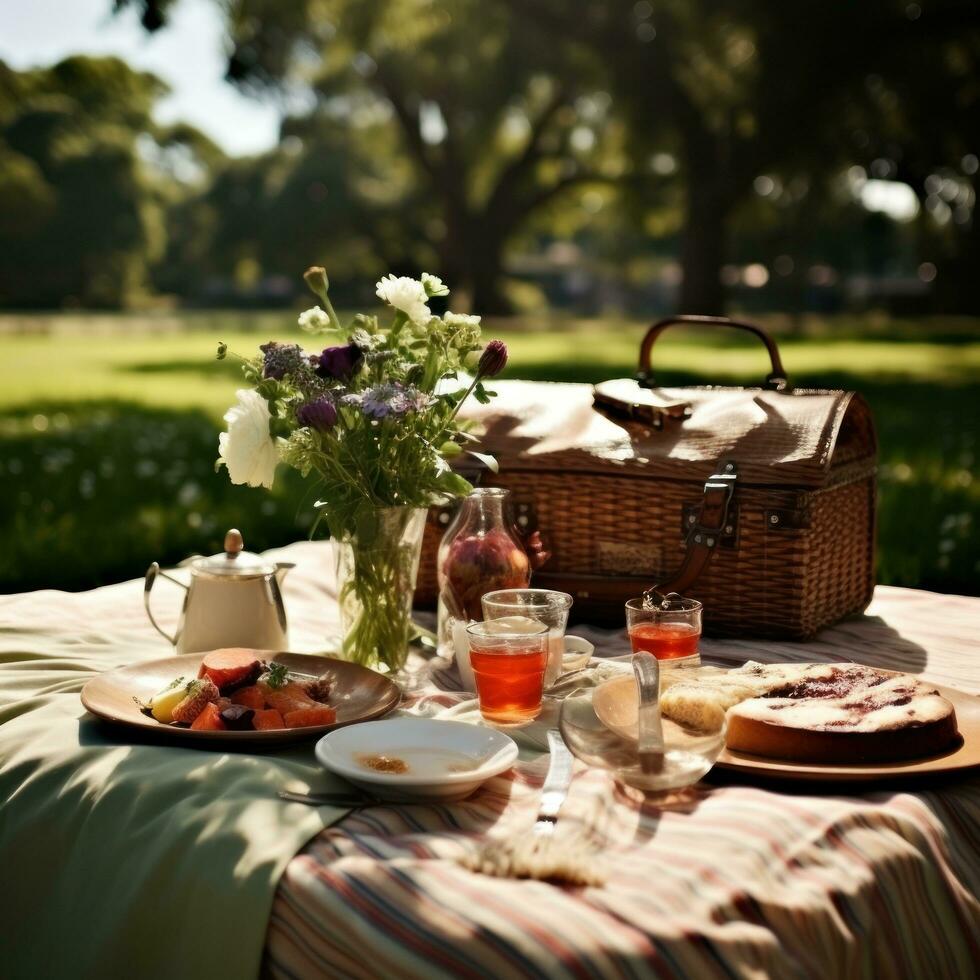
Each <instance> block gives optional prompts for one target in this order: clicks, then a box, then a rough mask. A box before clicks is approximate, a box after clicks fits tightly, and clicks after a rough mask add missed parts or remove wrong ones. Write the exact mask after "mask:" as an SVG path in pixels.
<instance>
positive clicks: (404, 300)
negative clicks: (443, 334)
mask: <svg viewBox="0 0 980 980" xmlns="http://www.w3.org/2000/svg"><path fill="white" fill-rule="evenodd" d="M377 295H378V298H379V299H383V300H384V301H385V302H386V303H387V304H388V305H389V306H393V307H394V308H395V309H396V310H401V311H402V313H404V314H405V315H406V316H407V317H408V318H409V320H411V321H412V322H413V323H419V324H424V323H427V322H428V321H429V318H430V317H431V316H432V314H431V313H430V312H429V307H428V306H426V303H428V301H429V296H428V294H427V293H426V291H425V286H423V285H422V283H420V282H419V281H418V279H409V278H408V276H385V277H384V278H383V279H381V280H380V282H378V284H377Z"/></svg>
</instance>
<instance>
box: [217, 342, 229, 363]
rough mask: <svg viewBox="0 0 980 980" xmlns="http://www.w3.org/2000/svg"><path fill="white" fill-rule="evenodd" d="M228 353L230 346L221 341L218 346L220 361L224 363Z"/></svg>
mask: <svg viewBox="0 0 980 980" xmlns="http://www.w3.org/2000/svg"><path fill="white" fill-rule="evenodd" d="M227 353H228V345H227V344H226V343H225V342H224V341H221V343H220V344H218V360H219V361H223V360H224V359H225V355H226V354H227Z"/></svg>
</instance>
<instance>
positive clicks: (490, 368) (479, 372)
mask: <svg viewBox="0 0 980 980" xmlns="http://www.w3.org/2000/svg"><path fill="white" fill-rule="evenodd" d="M506 364H507V345H506V344H505V343H504V342H503V341H502V340H491V341H490V343H489V344H487V346H486V347H485V348H484V349H483V353H482V354H481V355H480V363H479V364H477V366H476V376H477V377H478V378H495V377H496V376H497V375H498V374H500V372H501V371H503V369H504V367H505V366H506Z"/></svg>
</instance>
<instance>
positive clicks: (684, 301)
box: [678, 162, 729, 315]
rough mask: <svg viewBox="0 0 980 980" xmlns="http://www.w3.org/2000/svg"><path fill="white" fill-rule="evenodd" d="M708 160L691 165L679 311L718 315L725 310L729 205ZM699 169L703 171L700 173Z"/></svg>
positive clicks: (685, 216) (682, 237) (683, 235)
mask: <svg viewBox="0 0 980 980" xmlns="http://www.w3.org/2000/svg"><path fill="white" fill-rule="evenodd" d="M707 169H708V168H707V167H705V166H704V163H703V162H702V163H700V164H698V165H694V166H690V165H689V167H688V171H687V193H686V202H685V214H684V231H683V233H682V235H681V268H682V270H683V274H684V278H683V280H682V282H681V289H680V296H679V298H678V312H680V313H703V314H707V315H718V314H721V313H724V310H725V290H724V286H723V285H722V281H721V267H722V265H723V264H724V262H725V250H726V232H727V228H726V224H727V222H728V211H729V207H728V204H727V201H726V200H725V195H724V194H723V193H720V192H719V189H718V188H717V186H714V187H713V186H712V184H713V183H715V182H716V180H717V178H716V177H714V175H712V174H709V173H706V172H703V171H706V170H707ZM699 171H702V172H701V173H699Z"/></svg>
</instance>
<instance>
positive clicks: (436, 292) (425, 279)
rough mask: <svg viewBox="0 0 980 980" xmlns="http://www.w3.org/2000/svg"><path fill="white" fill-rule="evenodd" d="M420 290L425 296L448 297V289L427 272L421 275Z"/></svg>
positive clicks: (437, 278)
mask: <svg viewBox="0 0 980 980" xmlns="http://www.w3.org/2000/svg"><path fill="white" fill-rule="evenodd" d="M422 288H423V289H424V290H425V295H426V296H430V297H431V296H448V295H449V287H448V286H447V285H446V284H445V283H444V282H443V281H442V280H441V279H440V278H439V277H438V276H433V275H430V274H429V273H428V272H423V273H422Z"/></svg>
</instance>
